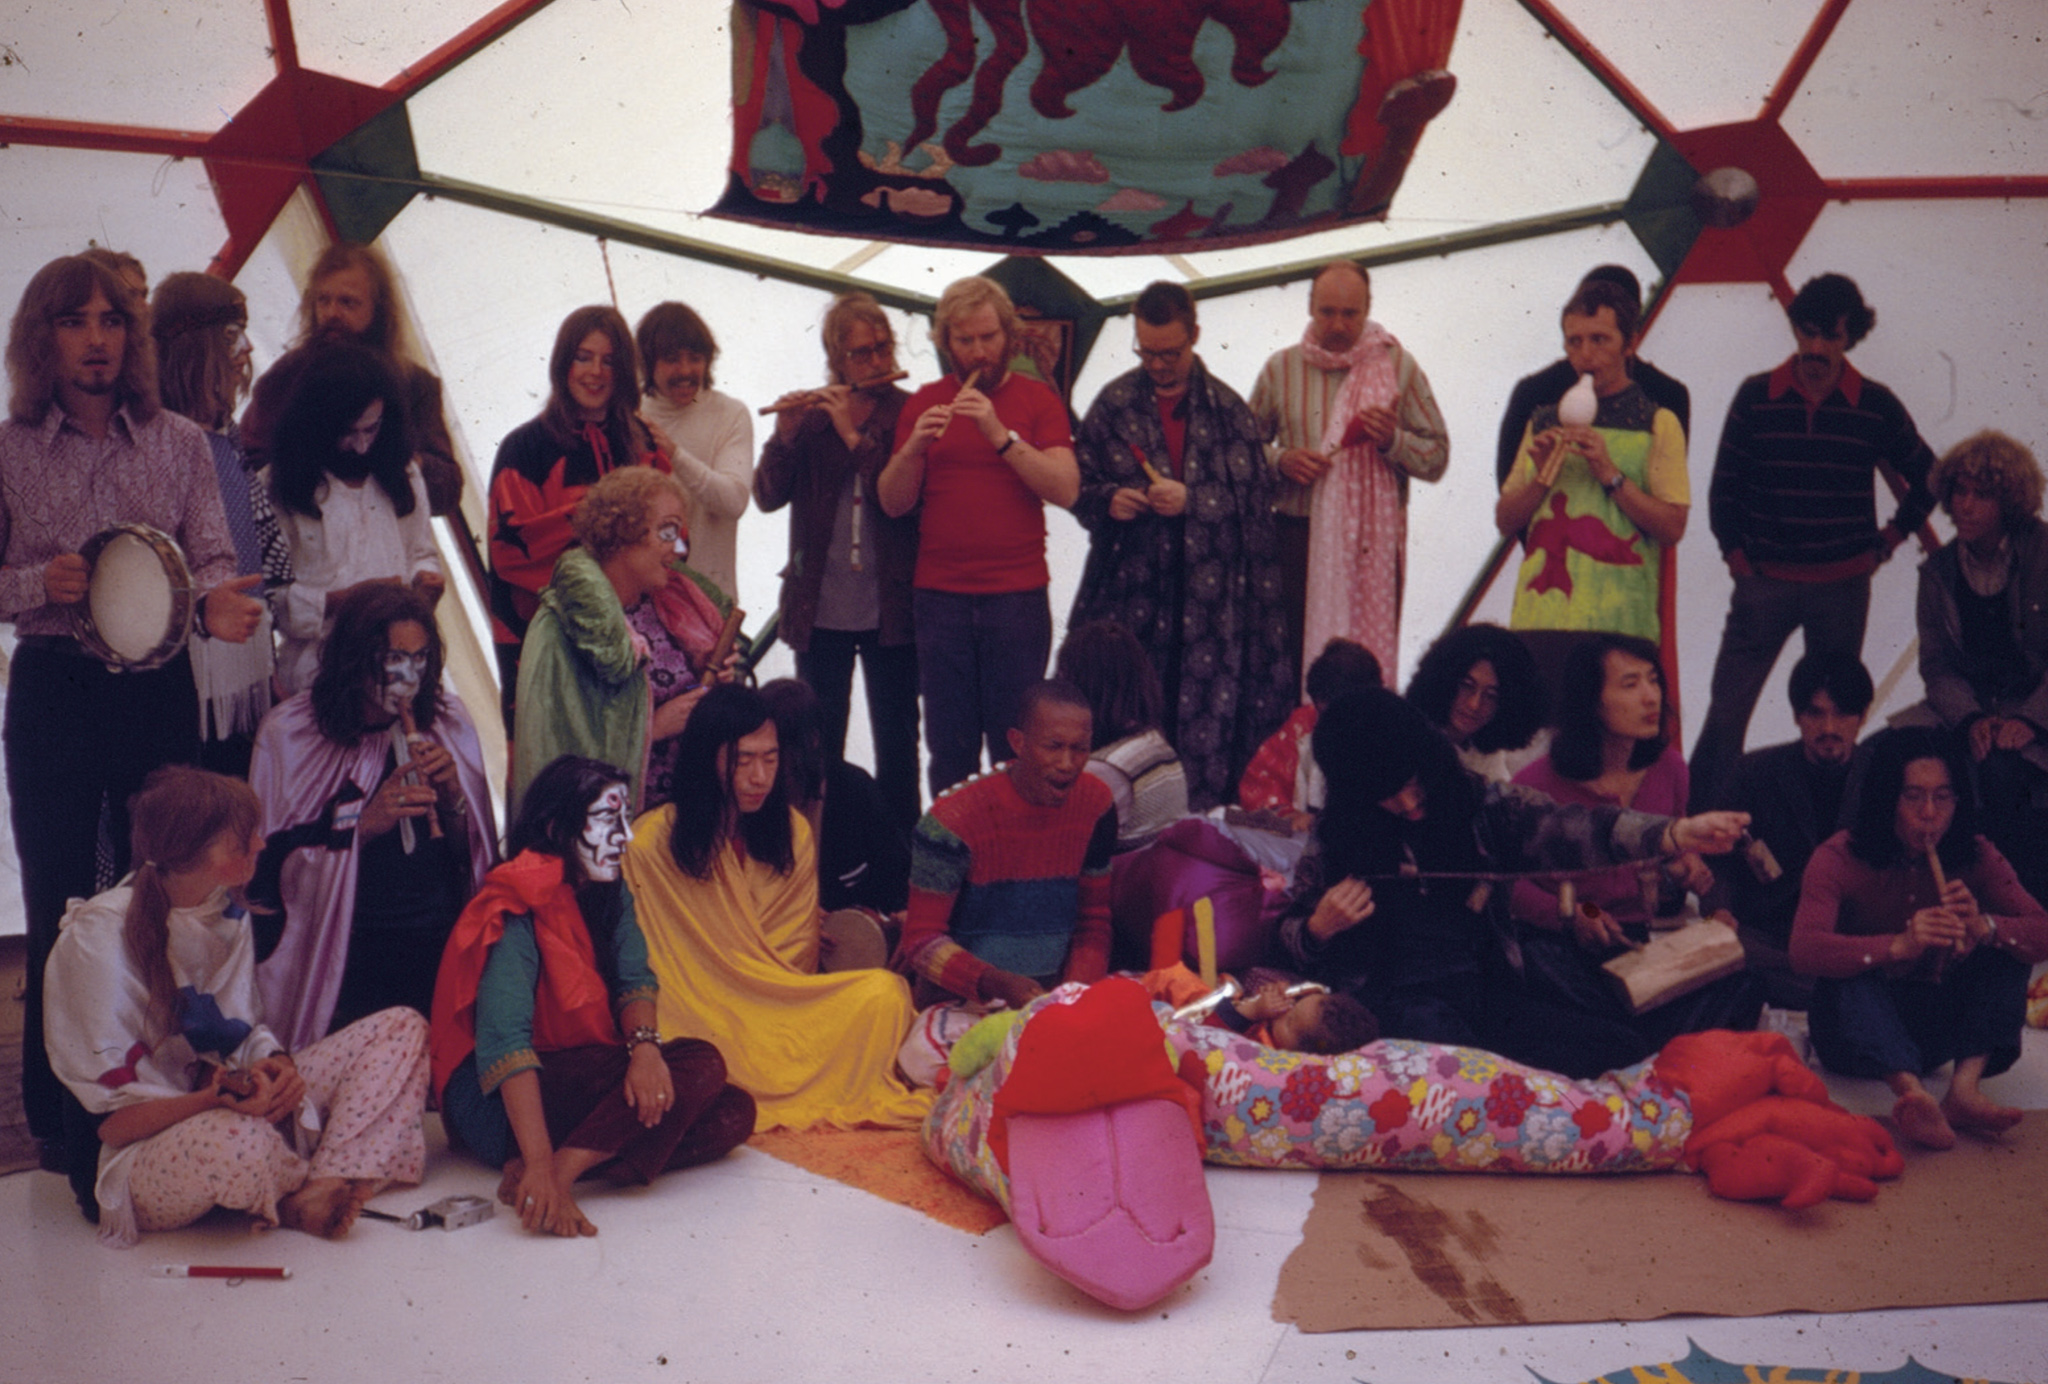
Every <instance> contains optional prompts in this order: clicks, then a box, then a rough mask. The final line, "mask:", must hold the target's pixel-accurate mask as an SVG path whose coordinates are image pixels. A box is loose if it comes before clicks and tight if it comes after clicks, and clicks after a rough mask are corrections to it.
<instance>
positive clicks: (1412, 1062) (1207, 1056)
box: [1166, 1021, 1692, 1173]
mask: <svg viewBox="0 0 2048 1384" xmlns="http://www.w3.org/2000/svg"><path fill="white" fill-rule="evenodd" d="M1166 1036H1167V1041H1168V1042H1169V1043H1171V1044H1172V1045H1173V1047H1174V1050H1175V1051H1176V1052H1177V1053H1179V1054H1182V1055H1183V1057H1185V1056H1186V1055H1188V1054H1192V1055H1193V1057H1194V1058H1195V1059H1196V1060H1197V1061H1199V1062H1200V1063H1201V1064H1202V1065H1203V1066H1204V1067H1205V1068H1206V1069H1207V1071H1208V1083H1207V1085H1206V1087H1205V1088H1204V1090H1203V1093H1202V1125H1203V1137H1204V1141H1205V1143H1206V1145H1207V1150H1206V1153H1205V1156H1206V1157H1207V1159H1208V1160H1209V1161H1210V1162H1211V1163H1223V1164H1228V1165H1232V1166H1236V1167H1247V1168H1415V1169H1423V1170H1430V1171H1440V1172H1503V1173H1633V1172H1652V1171H1656V1170H1658V1169H1663V1168H1675V1167H1677V1166H1678V1165H1679V1161H1680V1156H1681V1155H1682V1153H1683V1152H1684V1149H1685V1141H1686V1139H1687V1137H1688V1136H1690V1134H1691V1133H1692V1112H1691V1109H1690V1107H1689V1106H1688V1105H1687V1104H1686V1101H1685V1098H1684V1096H1683V1095H1682V1094H1680V1093H1679V1092H1678V1091H1676V1090H1674V1089H1673V1088H1671V1087H1668V1086H1666V1085H1665V1084H1664V1083H1663V1082H1661V1081H1660V1080H1659V1079H1658V1078H1657V1075H1656V1073H1655V1071H1654V1070H1653V1068H1652V1064H1651V1062H1648V1061H1645V1062H1639V1063H1637V1064H1636V1065H1635V1066H1633V1067H1625V1068H1623V1069H1621V1070H1620V1071H1615V1072H1609V1073H1607V1074H1606V1075H1605V1076H1602V1077H1598V1078H1596V1079H1594V1080H1591V1081H1573V1080H1571V1079H1569V1078H1567V1077H1563V1076H1559V1075H1558V1074H1556V1073H1555V1072H1546V1071H1540V1070H1538V1069H1537V1068H1535V1067H1525V1066H1523V1065H1522V1064H1520V1063H1518V1062H1511V1061H1509V1060H1508V1059H1507V1058H1505V1057H1499V1056H1496V1055H1495V1054H1493V1053H1490V1052H1482V1051H1481V1050H1479V1049H1477V1048H1457V1047H1448V1046H1445V1045H1442V1044H1437V1043H1416V1042H1407V1041H1403V1040H1400V1039H1384V1040H1382V1041H1380V1042H1377V1043H1371V1044H1368V1045H1367V1046H1365V1047H1363V1048H1360V1049H1359V1050H1358V1051H1356V1052H1348V1053H1342V1054H1340V1055H1338V1056H1335V1057H1320V1056H1315V1055H1312V1054H1309V1053H1300V1052H1283V1051H1280V1050H1279V1049H1276V1048H1269V1047H1266V1046H1264V1045H1263V1044H1259V1043H1254V1042H1252V1041H1251V1040H1250V1039H1248V1038H1245V1037H1243V1036H1242V1035H1239V1034H1234V1033H1230V1032H1228V1031H1227V1030H1224V1029H1220V1028H1211V1027H1208V1026H1205V1025H1199V1024H1189V1023H1175V1022H1170V1021H1169V1022H1168V1023H1167V1026H1166ZM1186 1065H1187V1064H1186V1062H1185V1061H1183V1063H1182V1067H1183V1070H1185V1069H1186Z"/></svg>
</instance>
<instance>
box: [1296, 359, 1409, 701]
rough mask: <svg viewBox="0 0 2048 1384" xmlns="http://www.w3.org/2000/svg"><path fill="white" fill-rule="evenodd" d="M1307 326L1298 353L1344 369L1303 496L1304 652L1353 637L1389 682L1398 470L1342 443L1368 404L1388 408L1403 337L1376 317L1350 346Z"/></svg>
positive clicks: (1401, 522) (1402, 514)
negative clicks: (1323, 342)
mask: <svg viewBox="0 0 2048 1384" xmlns="http://www.w3.org/2000/svg"><path fill="white" fill-rule="evenodd" d="M1314 331H1315V328H1314V327H1313V326H1311V327H1310V328H1309V331H1308V333H1307V334H1305V335H1304V336H1303V338H1302V343H1301V345H1302V353H1303V355H1304V357H1305V358H1306V359H1307V361H1308V363H1309V364H1310V365H1313V366H1315V367H1316V368H1317V369H1319V370H1344V371H1347V372H1348V373H1347V374H1346V375H1345V377H1344V383H1343V384H1342V385H1340V386H1339V387H1338V389H1337V397H1336V398H1335V399H1333V400H1332V401H1331V404H1330V410H1329V413H1328V416H1327V417H1326V418H1325V419H1324V422H1323V436H1322V451H1323V454H1324V455H1325V456H1327V457H1329V458H1330V462H1331V465H1330V469H1329V470H1328V471H1327V472H1325V473H1324V475H1323V478H1322V479H1321V480H1319V481H1317V482H1316V485H1315V489H1314V490H1313V491H1312V492H1311V493H1310V497H1309V531H1308V611H1307V615H1306V617H1305V619H1304V622H1303V623H1304V633H1303V639H1302V661H1303V663H1304V664H1307V663H1309V662H1311V661H1313V660H1314V658H1315V657H1316V655H1317V654H1319V653H1321V652H1322V651H1323V646H1324V645H1325V644H1327V643H1328V642H1329V641H1330V640H1332V639H1337V638H1343V639H1355V640H1357V641H1358V642H1359V643H1361V644H1363V645H1365V647H1366V648H1368V649H1370V650H1372V652H1373V654H1374V656H1375V657H1377V658H1378V659H1379V661H1380V668H1381V670H1382V671H1383V672H1384V674H1385V676H1386V679H1387V682H1388V685H1390V686H1391V685H1393V682H1394V669H1395V661H1396V659H1397V658H1398V656H1399V654H1400V647H1401V561H1402V554H1403V552H1404V550H1405V549H1406V547H1407V540H1408V522H1407V513H1406V511H1405V510H1404V509H1403V508H1402V505H1401V478H1400V476H1399V475H1398V473H1397V472H1396V471H1395V469H1394V466H1393V464H1392V463H1391V462H1389V461H1388V460H1387V458H1386V457H1385V455H1384V454H1382V453H1381V452H1380V450H1379V449H1378V448H1377V447H1375V446H1373V445H1372V444H1371V443H1370V442H1365V443H1361V444H1359V445H1357V446H1353V447H1345V446H1342V445H1340V444H1341V443H1342V442H1343V440H1344V433H1345V431H1346V429H1348V428H1349V427H1350V425H1351V420H1352V419H1354V418H1356V417H1357V416H1358V415H1359V413H1360V412H1361V411H1363V410H1365V409H1368V408H1372V407H1375V406H1378V407H1382V408H1392V407H1394V402H1395V398H1396V395H1397V393H1398V391H1397V388H1396V382H1395V376H1394V360H1395V353H1396V352H1397V351H1398V350H1399V349H1400V343H1399V342H1397V341H1395V339H1394V337H1393V335H1392V334H1391V333H1389V332H1388V331H1387V329H1386V328H1385V327H1382V326H1381V325H1380V324H1379V323H1377V322H1367V323H1366V324H1365V331H1364V332H1363V333H1362V334H1361V335H1360V336H1359V338H1358V340H1357V341H1356V342H1354V343H1353V344H1352V347H1351V349H1350V350H1348V351H1343V352H1337V351H1327V350H1324V349H1323V348H1322V347H1321V346H1319V345H1317V344H1316V341H1315V338H1314Z"/></svg>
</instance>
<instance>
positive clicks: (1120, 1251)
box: [989, 979, 1216, 1311]
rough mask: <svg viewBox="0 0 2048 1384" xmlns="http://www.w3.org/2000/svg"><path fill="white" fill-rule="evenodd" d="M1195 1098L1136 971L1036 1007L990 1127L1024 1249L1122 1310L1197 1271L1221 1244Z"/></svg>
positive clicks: (1132, 1308)
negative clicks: (1070, 999) (1068, 1000)
mask: <svg viewBox="0 0 2048 1384" xmlns="http://www.w3.org/2000/svg"><path fill="white" fill-rule="evenodd" d="M1200 1099H1201V1098H1200V1096H1199V1095H1198V1094H1197V1093H1196V1092H1195V1091H1194V1090H1193V1089H1191V1088H1190V1087H1189V1086H1188V1085H1187V1084H1186V1083H1185V1082H1183V1081H1181V1080H1180V1078H1179V1076H1178V1075H1177V1074H1176V1073H1175V1071H1174V1067H1173V1064H1172V1062H1171V1061H1170V1060H1169V1059H1168V1057H1167V1050H1166V1044H1165V1040H1164V1037H1163V1035H1162V1034H1161V1032H1160V1029H1159V1021H1158V1020H1157V1019H1156V1018H1154V1017H1153V1014H1152V1006H1151V1002H1150V1001H1149V1000H1148V999H1147V998H1146V996H1145V992H1144V990H1143V989H1142V988H1141V987H1140V986H1138V985H1137V984H1136V983H1135V982H1133V981H1130V980H1124V979H1111V980H1105V981H1102V982H1100V983H1099V984H1096V985H1094V986H1091V987H1090V988H1089V989H1088V991H1087V992H1086V993H1085V994H1083V995H1082V996H1081V997H1080V999H1078V1000H1077V1001H1075V1002H1074V1003H1073V1004H1071V1005H1048V1006H1046V1007H1045V1008H1043V1009H1041V1010H1040V1011H1038V1012H1037V1013H1036V1014H1034V1015H1032V1016H1031V1020H1030V1023H1029V1025H1028V1026H1027V1027H1026V1028H1025V1030H1024V1033H1023V1034H1022V1036H1021V1037H1020V1039H1019V1042H1018V1049H1017V1057H1016V1060H1015V1062H1014V1063H1013V1064H1012V1066H1011V1069H1010V1074H1009V1077H1008V1078H1007V1079H1006V1080H1005V1081H1004V1083H1003V1087H1002V1089H1001V1090H1000V1091H999V1092H997V1094H996V1098H995V1118H994V1119H993V1120H992V1121H991V1129H990V1131H989V1143H990V1146H991V1148H992V1149H993V1150H994V1151H995V1153H996V1156H997V1158H998V1159H999V1160H1000V1161H1002V1162H1003V1164H1004V1165H1005V1167H1006V1169H1007V1171H1008V1172H1009V1175H1010V1215H1011V1219H1012V1220H1013V1221H1014V1222H1015V1224H1016V1227H1017V1235H1018V1238H1020V1239H1021V1240H1022V1241H1023V1242H1024V1247H1025V1249H1026V1250H1028V1251H1029V1252H1030V1253H1031V1255H1032V1257H1033V1258H1035V1259H1037V1260H1038V1261H1039V1262H1040V1263H1041V1264H1044V1265H1045V1266H1046V1267H1047V1268H1048V1269H1051V1270H1052V1271H1053V1272H1054V1273H1056V1274H1058V1275H1059V1276H1060V1277H1061V1278H1064V1279H1066V1280H1067V1281H1068V1282H1069V1283H1072V1284H1073V1285H1074V1286H1076V1287H1078V1288H1080V1289H1081V1290H1082V1291H1084V1292H1086V1293H1088V1294H1089V1295H1090V1296H1092V1297H1094V1298H1097V1299H1099V1300H1100V1301H1102V1302H1105V1303H1108V1304H1109V1305H1110V1306H1112V1307H1117V1308H1121V1309H1123V1310H1126V1311H1135V1310H1136V1309H1138V1308H1141V1307H1147V1306H1150V1305H1151V1304H1152V1303H1155V1302H1157V1301H1159V1299H1160V1298H1162V1297H1164V1296H1166V1294H1168V1293H1170V1292H1172V1291H1173V1290H1174V1289H1175V1288H1177V1287H1179V1286H1180V1285H1181V1284H1183V1283H1185V1282H1187V1281H1188V1279H1190V1278H1192V1277H1193V1276H1194V1275H1195V1274H1196V1273H1198V1272H1199V1271H1200V1270H1201V1269H1202V1267H1203V1266H1204V1265H1205V1264H1207V1263H1208V1262H1209V1257H1210V1255H1211V1254H1212V1253H1213V1252H1214V1250H1215V1246H1216V1219H1215V1214H1214V1212H1213V1211H1212V1210H1211V1208H1210V1205H1209V1188H1208V1184H1207V1182H1206V1181H1204V1179H1203V1176H1202V1144H1201V1133H1200V1131H1201V1126H1200V1118H1201V1105H1200Z"/></svg>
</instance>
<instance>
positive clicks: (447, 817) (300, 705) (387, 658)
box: [249, 582, 497, 1047]
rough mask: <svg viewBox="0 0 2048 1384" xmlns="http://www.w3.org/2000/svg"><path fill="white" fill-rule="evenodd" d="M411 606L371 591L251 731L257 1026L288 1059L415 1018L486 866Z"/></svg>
mask: <svg viewBox="0 0 2048 1384" xmlns="http://www.w3.org/2000/svg"><path fill="white" fill-rule="evenodd" d="M441 660H442V650H441V639H440V635H439V633H438V632H437V631H436V630H435V628H434V615H433V611H432V610H431V609H429V608H428V606H427V602H426V600H425V599H424V598H423V597H422V596H420V595H419V593H417V592H414V591H410V590H407V589H406V588H405V587H402V586H390V585H385V584H382V583H374V582H373V583H370V584H368V585H365V586H362V587H359V588H357V589H356V590H355V591H353V592H351V593H349V594H348V595H347V596H346V597H344V598H343V599H342V600H341V602H340V603H339V604H338V606H337V607H336V610H335V614H334V632H333V633H332V634H331V635H330V636H329V637H328V640H327V648H326V651H325V654H324V656H323V658H322V660H321V664H320V672H319V675H318V676H317V677H316V678H314V680H313V685H312V687H311V688H310V689H309V690H307V691H305V692H301V693H299V694H298V695H297V696H294V697H291V698H289V699H287V700H286V701H285V702H283V703H282V704H280V705H279V706H277V707H276V708H274V709H273V710H272V711H271V713H270V714H269V715H268V716H266V717H265V718H264V720H263V725H262V727H261V728H260V729H259V730H258V731H257V733H256V750H255V755H254V757H253V758H252V760H251V762H250V766H249V780H250V783H251V784H252V785H253V786H254V787H255V788H256V791H257V796H258V797H259V798H261V799H262V801H263V824H262V830H263V835H264V840H265V846H264V852H263V863H262V867H261V868H260V869H259V870H258V871H257V875H256V881H255V884H254V885H253V886H252V897H254V898H256V899H258V900H259V901H261V902H264V903H266V904H274V905H276V906H277V907H278V908H279V909H280V910H281V912H280V913H279V914H278V915H276V916H274V917H272V918H270V919H268V920H267V921H266V920H262V919H259V920H258V924H257V937H256V940H257V957H258V963H259V964H258V966H257V968H256V981H257V985H258V987H259V988H260V990H261V992H262V995H263V1001H264V1013H265V1015H266V1016H267V1017H268V1018H269V1020H270V1022H271V1024H272V1026H273V1027H275V1028H276V1029H277V1031H278V1033H279V1035H280V1036H282V1037H283V1038H284V1040H285V1041H286V1042H287V1043H289V1044H291V1045H292V1046H293V1047H297V1046H298V1045H299V1044H301V1043H303V1042H307V1041H310V1040H312V1039H314V1038H318V1037H320V1036H321V1035H322V1034H324V1033H326V1032H327V1030H328V1028H329V1027H330V1025H338V1024H341V1023H346V1022H348V1021H350V1020H351V1019H353V1018H356V1017H358V1016H359V1015H361V1014H366V1013H371V1012H374V1011H375V1010H378V1009H383V1008H386V1007H389V1006H391V1005H408V1006H410V1007H412V1008H414V1009H417V1010H419V1011H420V1012H422V1013H425V1012H426V1009H427V1006H428V1004H429V1002H430V1001H431V1000H432V998H433V993H434V970H435V968H436V967H437V966H438V965H439V964H440V960H441V946H442V944H443V943H444V942H445V941H446V940H447V937H448V929H449V928H450V927H451V926H453V924H454V921H455V916H456V914H458V913H460V912H461V911H462V905H463V903H464V902H465V901H466V900H467V899H468V898H469V896H470V895H471V894H472V893H474V892H475V891H476V888H477V886H478V885H479V884H480V883H482V881H483V877H484V872H485V871H486V870H488V869H490V867H491V865H492V863H493V862H494V861H495V860H496V859H497V855H496V849H495V843H496V837H497V830H496V825H495V823H494V821H493V820H492V814H491V795H490V785H489V782H488V780H487V779H486V778H485V776H484V769H483V751H482V748H481V747H480V746H479V745H478V743H477V735H476V726H475V725H474V724H473V723H472V722H471V720H470V718H469V712H468V710H467V709H466V708H465V707H464V706H463V705H462V702H461V700H460V699H459V698H457V697H456V696H455V694H454V693H453V692H452V691H450V690H448V689H446V688H444V687H443V686H442V685H441Z"/></svg>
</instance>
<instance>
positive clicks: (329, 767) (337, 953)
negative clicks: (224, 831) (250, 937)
mask: <svg viewBox="0 0 2048 1384" xmlns="http://www.w3.org/2000/svg"><path fill="white" fill-rule="evenodd" d="M312 696H313V694H312V693H310V692H301V693H299V694H298V695H297V696H294V697H289V698H287V699H285V700H284V701H282V702H280V703H278V704H277V705H276V706H275V707H272V708H271V711H270V714H269V715H268V716H265V717H264V718H263V724H262V725H261V726H260V727H259V728H258V729H257V732H256V749H255V753H254V755H253V757H252V758H251V759H250V762H249V786H250V787H251V788H254V789H255V790H256V798H257V801H258V802H260V803H261V804H262V808H263V818H262V823H261V830H262V832H263V836H264V839H265V840H268V839H269V838H270V837H272V836H274V835H276V834H277V833H278V832H280V831H285V830H287V829H289V828H292V827H297V826H303V825H305V824H307V823H317V822H319V821H320V820H321V818H322V815H323V813H324V812H325V811H326V809H327V805H328V803H329V801H330V800H332V798H333V797H334V795H335V794H336V793H337V792H338V791H340V789H341V786H342V784H344V783H346V782H350V781H353V782H354V783H355V785H356V786H357V787H358V788H360V789H361V790H362V791H363V797H364V798H365V799H366V798H367V797H368V796H369V795H370V794H372V793H374V792H376V791H377V785H378V784H379V783H380V782H382V781H383V777H384V757H385V755H386V754H387V753H388V752H389V750H390V748H391V741H390V738H389V737H388V736H387V735H385V734H383V733H381V732H371V733H369V734H367V735H365V736H364V737H363V738H362V741H361V742H360V743H359V744H357V745H355V746H353V747H350V746H347V745H337V744H336V743H334V742H333V741H332V740H329V739H328V738H327V737H326V736H324V735H322V734H321V733H320V727H319V725H318V723H317V722H316V721H315V720H314V718H313V699H312ZM441 697H442V701H443V709H442V711H441V714H440V715H439V716H436V717H435V718H434V722H433V724H432V725H429V726H423V727H421V732H422V734H424V735H426V736H427V737H428V738H430V739H431V740H433V741H434V742H435V743H436V744H438V745H440V746H441V747H442V748H443V749H445V750H447V751H448V753H449V754H451V755H453V756H454V757H455V771H456V777H457V778H458V779H459V780H460V781H461V783H462V796H463V797H464V798H466V799H467V800H468V801H469V814H468V817H467V818H466V820H467V821H468V823H469V840H468V841H467V842H466V843H464V844H465V845H466V846H467V847H468V854H469V875H470V877H469V889H468V890H467V891H466V892H468V893H471V894H473V893H475V892H476V891H477V889H479V888H481V887H482V885H483V880H484V874H485V872H487V871H488V870H489V869H490V868H491V866H492V865H493V864H495V863H496V861H497V854H498V852H497V838H498V829H497V823H496V821H495V820H494V815H493V813H492V811H491V788H490V781H489V779H488V778H486V777H485V775H484V760H483V750H482V747H481V746H479V744H478V743H477V735H476V725H475V723H474V722H473V721H471V720H470V718H469V711H468V709H467V708H466V707H464V706H463V704H462V702H461V699H460V698H458V697H457V696H456V695H455V693H454V692H452V691H450V690H447V689H445V688H444V689H443V690H442V693H441ZM361 801H362V800H361V799H358V800H357V805H358V806H360V803H361ZM361 849H362V846H361V843H360V842H359V841H358V840H357V839H356V838H355V836H354V834H353V833H350V835H349V837H348V844H347V846H346V848H345V849H340V850H336V849H331V848H330V847H329V845H327V844H326V843H324V842H323V843H320V844H314V845H305V846H301V847H299V848H298V849H297V850H295V851H293V852H292V853H291V856H290V858H289V859H287V860H286V861H285V864H284V874H283V877H282V879H281V881H280V885H281V888H282V892H283V894H284V911H285V928H284V935H283V937H282V938H280V939H279V941H278V944H277V950H276V951H274V952H272V953H271V954H270V955H269V956H267V957H265V958H264V959H263V960H262V961H260V962H258V963H257V965H256V990H257V994H258V996H259V998H260V1011H259V1012H261V1013H262V1015H263V1016H264V1018H265V1019H267V1020H268V1021H269V1023H270V1027H271V1031H272V1032H274V1033H276V1034H277V1036H278V1040H279V1041H280V1042H282V1043H283V1044H284V1045H285V1046H286V1047H287V1048H302V1047H305V1046H306V1045H307V1044H309V1043H312V1042H313V1041H314V1040H316V1039H318V1038H321V1037H323V1036H325V1035H326V1033H327V1024H328V1021H329V1020H330V1019H332V1018H333V1017H334V1003H335V1000H336V999H337V998H338V997H339V996H340V994H341V973H342V970H343V968H344V967H345V966H346V964H347V962H348V941H349V933H350V931H351V924H352V922H353V920H354V918H355V907H356V862H357V857H358V855H359V854H360V852H361Z"/></svg>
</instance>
